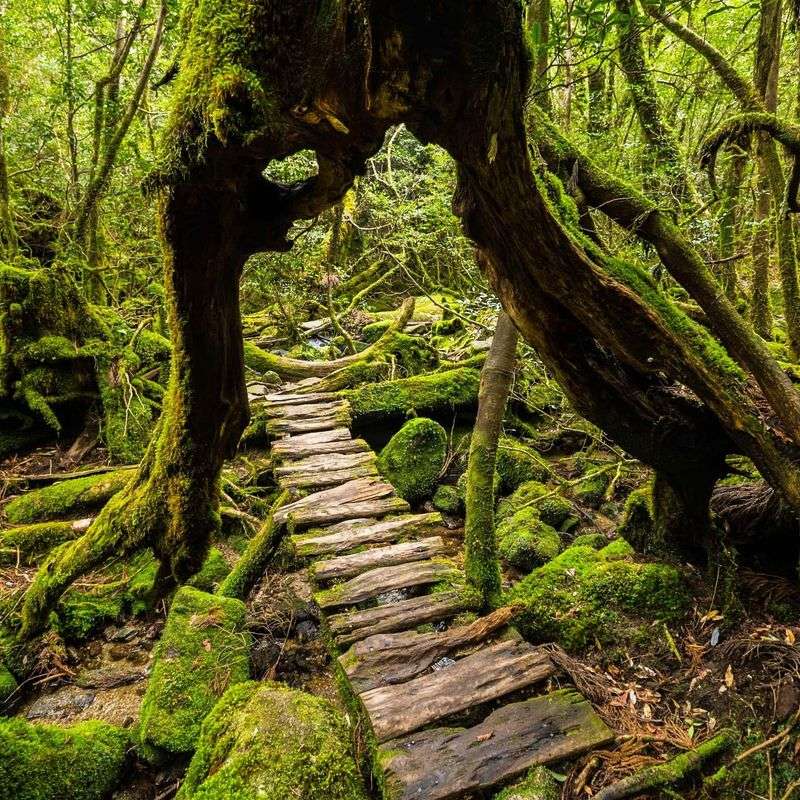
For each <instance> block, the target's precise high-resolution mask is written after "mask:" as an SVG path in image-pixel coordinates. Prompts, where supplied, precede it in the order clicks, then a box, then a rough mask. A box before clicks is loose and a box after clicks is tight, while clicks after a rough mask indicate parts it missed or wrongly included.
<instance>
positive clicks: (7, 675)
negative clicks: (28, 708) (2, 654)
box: [0, 662, 17, 706]
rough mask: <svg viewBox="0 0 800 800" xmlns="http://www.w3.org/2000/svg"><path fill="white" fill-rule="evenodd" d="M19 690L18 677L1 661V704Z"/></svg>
mask: <svg viewBox="0 0 800 800" xmlns="http://www.w3.org/2000/svg"><path fill="white" fill-rule="evenodd" d="M16 691H17V679H16V678H15V677H14V676H13V675H12V674H11V671H10V670H9V669H8V668H7V667H6V666H5V664H3V663H2V662H0V706H2V704H3V703H5V702H6V700H8V698H9V697H11V695H12V694H14V692H16Z"/></svg>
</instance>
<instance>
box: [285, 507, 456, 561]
mask: <svg viewBox="0 0 800 800" xmlns="http://www.w3.org/2000/svg"><path fill="white" fill-rule="evenodd" d="M441 527H442V515H441V514H440V513H439V512H438V511H434V512H432V513H430V514H411V515H409V516H405V517H391V518H389V519H384V520H382V521H381V522H375V521H373V522H372V523H371V524H364V520H353V521H352V523H349V524H348V523H346V522H345V523H339V524H338V525H336V526H333V527H330V528H325V529H323V530H322V531H316V532H314V533H312V534H305V535H301V536H293V537H292V545H293V546H294V551H295V554H296V555H297V556H325V555H338V554H340V553H346V552H348V551H349V550H355V549H356V548H359V547H364V546H366V545H374V544H386V543H389V542H396V541H398V540H400V539H405V538H408V537H410V536H422V535H425V534H430V533H435V532H436V531H438V530H439V529H440V528H441ZM334 528H335V530H334Z"/></svg>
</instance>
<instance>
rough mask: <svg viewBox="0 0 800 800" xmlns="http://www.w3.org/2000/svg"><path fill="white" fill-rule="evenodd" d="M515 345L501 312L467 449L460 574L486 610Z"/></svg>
mask: <svg viewBox="0 0 800 800" xmlns="http://www.w3.org/2000/svg"><path fill="white" fill-rule="evenodd" d="M518 341H519V334H518V333H517V329H516V328H515V327H514V323H513V322H512V321H511V318H510V317H509V316H508V314H506V313H505V312H503V311H501V312H500V315H499V316H498V318H497V327H496V328H495V331H494V337H493V338H492V344H491V347H490V348H489V354H488V355H487V357H486V363H485V364H484V365H483V370H482V371H481V386H480V390H479V392H478V416H477V418H476V420H475V427H474V428H473V430H472V438H471V440H470V444H469V465H468V467H467V497H466V506H467V516H466V522H465V527H464V544H465V562H464V571H465V573H466V577H467V583H468V584H469V585H470V586H472V587H474V588H475V589H477V590H478V591H479V592H480V594H481V598H482V600H483V604H484V606H486V607H489V606H493V605H496V604H497V603H498V602H499V600H500V569H499V567H498V563H497V546H496V542H495V533H494V472H495V465H496V461H497V443H498V441H499V439H500V433H501V431H502V429H503V416H504V414H505V411H506V404H507V403H508V396H509V394H510V393H511V387H512V385H513V383H514V366H515V364H516V360H517V342H518Z"/></svg>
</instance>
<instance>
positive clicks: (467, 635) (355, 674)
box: [339, 606, 516, 694]
mask: <svg viewBox="0 0 800 800" xmlns="http://www.w3.org/2000/svg"><path fill="white" fill-rule="evenodd" d="M515 611H516V609H514V608H512V607H509V606H506V607H505V608H498V609H497V610H496V611H493V612H492V613H491V614H489V615H488V616H486V617H480V618H479V619H476V620H475V622H473V623H472V624H471V625H459V626H458V627H455V628H449V629H448V630H446V631H442V632H441V633H416V632H415V631H403V632H402V633H379V634H376V635H374V636H369V637H368V638H366V639H363V640H362V641H360V642H358V643H356V644H354V645H353V646H352V647H351V648H350V649H349V650H348V651H347V653H345V654H344V655H341V656H339V662H340V663H341V665H342V669H344V671H345V674H346V675H347V678H348V680H349V681H350V685H351V686H352V688H353V690H354V691H355V692H356V694H361V693H362V692H367V691H369V690H370V689H377V688H378V687H379V686H391V685H394V684H397V683H405V682H406V681H410V680H411V679H412V678H414V677H416V676H417V675H420V674H422V673H423V672H426V671H427V670H428V669H429V668H430V666H431V664H433V663H435V662H436V661H438V660H439V659H440V658H442V657H443V656H446V655H447V654H448V653H453V652H455V651H457V650H463V648H465V647H471V646H474V645H476V644H479V643H481V642H485V641H486V640H487V639H489V638H490V637H492V636H493V635H495V634H497V633H498V632H500V631H503V630H507V629H508V623H509V622H510V621H511V619H512V617H513V616H514V613H515Z"/></svg>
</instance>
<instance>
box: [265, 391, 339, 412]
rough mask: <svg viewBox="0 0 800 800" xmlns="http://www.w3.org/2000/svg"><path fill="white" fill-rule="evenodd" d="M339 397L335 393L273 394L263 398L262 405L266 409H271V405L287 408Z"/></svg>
mask: <svg viewBox="0 0 800 800" xmlns="http://www.w3.org/2000/svg"><path fill="white" fill-rule="evenodd" d="M338 397H339V395H337V394H336V392H312V393H310V394H296V393H292V392H287V393H286V394H283V393H281V392H273V393H271V394H267V395H265V396H264V405H265V406H266V408H271V407H272V406H273V405H277V406H288V405H293V404H297V405H303V404H305V403H325V402H328V401H329V400H337V399H338Z"/></svg>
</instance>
